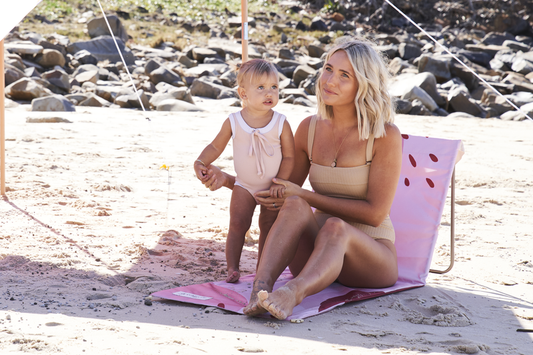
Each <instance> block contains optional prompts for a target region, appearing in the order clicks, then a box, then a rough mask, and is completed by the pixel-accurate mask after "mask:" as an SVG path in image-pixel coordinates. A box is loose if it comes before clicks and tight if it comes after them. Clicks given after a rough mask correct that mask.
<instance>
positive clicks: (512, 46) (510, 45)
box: [502, 39, 531, 52]
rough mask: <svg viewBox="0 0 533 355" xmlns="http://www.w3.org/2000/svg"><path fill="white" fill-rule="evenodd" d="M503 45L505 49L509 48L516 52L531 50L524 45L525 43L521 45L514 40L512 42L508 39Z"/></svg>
mask: <svg viewBox="0 0 533 355" xmlns="http://www.w3.org/2000/svg"><path fill="white" fill-rule="evenodd" d="M502 45H503V46H504V47H507V48H509V49H512V50H514V51H522V52H529V50H530V48H531V47H530V46H528V45H527V44H524V43H521V42H518V41H514V40H510V39H507V40H505V41H503V43H502Z"/></svg>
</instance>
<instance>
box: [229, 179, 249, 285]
mask: <svg viewBox="0 0 533 355" xmlns="http://www.w3.org/2000/svg"><path fill="white" fill-rule="evenodd" d="M255 206H256V202H255V199H254V198H253V196H252V195H251V194H250V193H249V192H248V191H247V190H246V189H244V188H242V187H240V186H235V187H234V188H233V193H232V194H231V203H230V207H229V215H230V217H229V231H228V238H227V239H226V262H227V264H228V277H227V278H226V282H237V281H238V280H239V277H240V273H239V261H240V259H241V253H242V247H243V246H244V238H245V236H246V232H247V231H248V229H250V225H251V224H252V217H253V214H254V210H255Z"/></svg>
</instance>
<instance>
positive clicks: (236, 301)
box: [152, 134, 464, 319]
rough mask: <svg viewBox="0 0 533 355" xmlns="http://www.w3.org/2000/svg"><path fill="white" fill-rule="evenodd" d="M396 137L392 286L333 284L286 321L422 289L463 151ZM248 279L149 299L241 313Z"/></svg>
mask: <svg viewBox="0 0 533 355" xmlns="http://www.w3.org/2000/svg"><path fill="white" fill-rule="evenodd" d="M402 137H403V161H402V171H401V175H400V180H399V182H398V189H397V191H396V196H395V198H394V202H393V205H392V209H391V213H390V216H391V219H392V222H393V224H394V228H395V230H396V248H397V252H398V272H399V277H398V281H397V282H396V284H395V285H394V286H392V287H388V288H382V289H368V288H349V287H345V286H342V285H340V284H338V283H334V284H332V285H331V286H329V287H328V288H326V289H325V290H323V291H321V292H319V293H317V294H315V295H313V296H310V297H307V298H306V299H305V300H304V301H303V302H302V303H301V304H300V305H298V306H297V307H296V308H294V311H293V315H292V316H291V317H289V318H288V319H296V318H305V317H309V316H313V315H316V314H320V313H323V312H326V311H328V310H330V309H332V308H334V307H337V306H340V305H343V304H345V303H349V302H354V301H360V300H365V299H369V298H374V297H379V296H383V295H386V294H390V293H394V292H398V291H403V290H407V289H411V288H415V287H421V286H424V285H425V283H426V278H427V276H428V273H429V268H430V264H431V258H432V256H433V249H434V246H435V242H436V240H437V235H438V227H439V225H440V219H441V216H442V211H443V209H444V204H445V201H446V195H447V191H448V188H449V186H450V180H451V176H452V172H453V169H454V166H455V164H456V163H457V162H458V161H459V159H461V157H462V155H463V153H464V152H463V144H462V142H461V141H460V140H447V139H438V138H428V137H418V136H411V135H405V134H403V135H402ZM253 278H254V275H246V276H243V277H241V279H240V280H239V282H238V283H235V284H228V283H226V282H224V281H218V282H209V283H204V284H199V285H190V286H184V287H178V288H173V289H170V290H163V291H158V292H155V293H153V294H152V295H153V296H154V297H160V298H164V299H169V300H175V301H180V302H186V303H193V304H199V305H205V306H214V307H219V308H222V309H225V310H228V311H232V312H236V313H241V314H242V310H243V308H244V307H245V306H246V305H247V304H248V299H249V297H250V293H251V289H252V281H253ZM291 278H292V276H291V274H290V272H289V271H288V269H287V270H285V271H284V272H283V274H282V275H281V276H280V278H279V279H278V281H277V282H276V284H275V286H274V289H276V288H278V287H279V286H281V285H283V284H285V283H286V282H287V281H288V280H290V279H291ZM266 316H268V314H267V315H266Z"/></svg>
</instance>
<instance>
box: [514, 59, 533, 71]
mask: <svg viewBox="0 0 533 355" xmlns="http://www.w3.org/2000/svg"><path fill="white" fill-rule="evenodd" d="M511 69H512V71H514V72H516V73H520V74H524V75H526V74H529V73H531V72H533V63H532V62H530V61H528V60H525V59H523V58H517V59H516V60H515V61H514V62H513V65H512V66H511Z"/></svg>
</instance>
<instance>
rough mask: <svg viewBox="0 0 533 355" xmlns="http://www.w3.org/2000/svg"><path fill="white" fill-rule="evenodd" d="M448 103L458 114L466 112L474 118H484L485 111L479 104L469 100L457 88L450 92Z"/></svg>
mask: <svg viewBox="0 0 533 355" xmlns="http://www.w3.org/2000/svg"><path fill="white" fill-rule="evenodd" d="M448 102H449V104H450V107H451V108H452V109H453V110H454V111H456V112H466V113H468V114H470V115H472V116H477V117H482V118H484V117H485V116H484V111H483V110H482V109H481V107H479V105H478V104H476V103H475V102H472V101H470V100H469V98H468V97H467V96H466V95H465V93H464V92H463V91H462V90H461V89H459V88H457V89H453V90H451V91H450V93H449V94H448Z"/></svg>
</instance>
